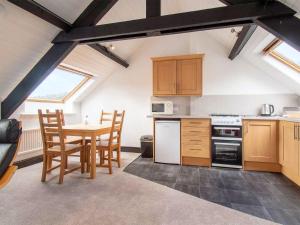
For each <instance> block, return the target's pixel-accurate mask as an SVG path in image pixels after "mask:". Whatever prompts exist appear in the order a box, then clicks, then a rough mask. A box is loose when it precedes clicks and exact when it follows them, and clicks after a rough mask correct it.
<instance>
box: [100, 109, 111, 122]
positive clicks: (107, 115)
mask: <svg viewBox="0 0 300 225" xmlns="http://www.w3.org/2000/svg"><path fill="white" fill-rule="evenodd" d="M113 117H114V112H104V111H103V110H101V116H100V124H103V122H112V121H113Z"/></svg>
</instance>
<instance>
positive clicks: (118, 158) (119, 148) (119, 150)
mask: <svg viewBox="0 0 300 225" xmlns="http://www.w3.org/2000/svg"><path fill="white" fill-rule="evenodd" d="M117 161H118V167H119V168H120V167H121V146H120V147H118V149H117Z"/></svg>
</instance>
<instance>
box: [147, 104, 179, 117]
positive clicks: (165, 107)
mask: <svg viewBox="0 0 300 225" xmlns="http://www.w3.org/2000/svg"><path fill="white" fill-rule="evenodd" d="M151 112H152V114H163V115H173V114H174V112H173V102H171V101H153V102H152V103H151Z"/></svg>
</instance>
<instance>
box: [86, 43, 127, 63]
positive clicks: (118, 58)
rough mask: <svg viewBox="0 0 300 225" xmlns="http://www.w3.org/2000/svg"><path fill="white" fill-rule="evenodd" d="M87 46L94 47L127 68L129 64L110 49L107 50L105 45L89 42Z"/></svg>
mask: <svg viewBox="0 0 300 225" xmlns="http://www.w3.org/2000/svg"><path fill="white" fill-rule="evenodd" d="M89 46H90V47H91V48H93V49H95V50H96V51H98V52H100V53H101V54H102V55H105V56H106V57H108V58H110V59H112V60H113V61H115V62H117V63H119V64H120V65H122V66H124V67H125V68H127V67H128V66H129V64H128V63H127V62H126V61H125V60H123V59H122V58H120V57H119V56H117V55H115V54H114V53H112V52H111V51H109V50H108V49H107V48H106V47H105V46H102V45H99V44H89Z"/></svg>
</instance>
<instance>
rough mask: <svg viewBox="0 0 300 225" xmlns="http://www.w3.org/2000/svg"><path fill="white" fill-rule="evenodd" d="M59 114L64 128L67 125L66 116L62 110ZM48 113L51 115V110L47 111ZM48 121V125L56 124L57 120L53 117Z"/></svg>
mask: <svg viewBox="0 0 300 225" xmlns="http://www.w3.org/2000/svg"><path fill="white" fill-rule="evenodd" d="M58 111H59V113H60V119H61V124H62V125H63V126H64V125H66V124H65V116H64V111H63V110H62V109H61V110H58ZM46 113H51V112H50V110H49V109H46ZM47 120H48V123H52V122H56V118H51V117H48V118H47Z"/></svg>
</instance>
